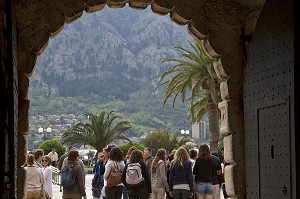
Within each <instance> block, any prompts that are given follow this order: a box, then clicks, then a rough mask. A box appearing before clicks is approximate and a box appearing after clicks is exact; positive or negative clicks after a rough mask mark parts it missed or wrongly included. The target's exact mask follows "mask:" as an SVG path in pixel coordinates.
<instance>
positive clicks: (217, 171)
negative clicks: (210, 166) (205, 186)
mask: <svg viewBox="0 0 300 199" xmlns="http://www.w3.org/2000/svg"><path fill="white" fill-rule="evenodd" d="M211 157H212V159H213V161H214V176H213V181H212V186H213V190H214V199H220V192H221V185H222V182H221V181H220V180H221V177H220V176H221V174H222V166H221V162H220V159H219V158H218V153H212V154H211Z"/></svg>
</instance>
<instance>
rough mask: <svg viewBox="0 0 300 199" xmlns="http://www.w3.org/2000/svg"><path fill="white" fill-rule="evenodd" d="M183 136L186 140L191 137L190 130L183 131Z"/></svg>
mask: <svg viewBox="0 0 300 199" xmlns="http://www.w3.org/2000/svg"><path fill="white" fill-rule="evenodd" d="M180 133H181V135H184V138H186V136H189V135H190V131H189V130H183V129H182V130H181V131H180Z"/></svg>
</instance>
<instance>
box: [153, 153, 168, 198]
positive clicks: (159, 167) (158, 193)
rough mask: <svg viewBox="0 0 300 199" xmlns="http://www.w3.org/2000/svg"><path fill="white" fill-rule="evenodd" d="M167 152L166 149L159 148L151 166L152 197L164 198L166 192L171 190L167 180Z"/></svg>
mask: <svg viewBox="0 0 300 199" xmlns="http://www.w3.org/2000/svg"><path fill="white" fill-rule="evenodd" d="M166 160H167V152H166V150H165V149H159V150H158V151H157V153H156V156H155V158H154V159H153V162H152V167H151V186H152V199H164V198H165V195H166V192H165V190H167V192H169V191H170V188H169V184H168V182H167V166H166Z"/></svg>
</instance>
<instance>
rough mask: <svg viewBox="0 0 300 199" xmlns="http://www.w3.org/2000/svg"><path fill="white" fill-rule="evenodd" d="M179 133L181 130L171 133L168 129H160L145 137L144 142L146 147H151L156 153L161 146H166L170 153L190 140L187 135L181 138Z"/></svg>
mask: <svg viewBox="0 0 300 199" xmlns="http://www.w3.org/2000/svg"><path fill="white" fill-rule="evenodd" d="M179 135H180V133H179V132H178V133H175V134H171V133H170V132H168V131H167V130H158V131H155V132H153V133H150V134H148V136H146V137H145V138H144V139H143V144H144V145H145V147H149V148H151V150H152V154H154V155H155V154H156V152H157V151H158V149H160V148H164V149H166V151H167V152H168V153H171V152H172V150H173V149H177V148H179V147H180V146H182V145H184V144H185V143H186V142H187V141H188V139H187V138H186V137H184V138H179Z"/></svg>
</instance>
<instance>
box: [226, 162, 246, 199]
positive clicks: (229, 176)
mask: <svg viewBox="0 0 300 199" xmlns="http://www.w3.org/2000/svg"><path fill="white" fill-rule="evenodd" d="M243 170H244V167H243V166H241V165H238V164H236V165H227V166H226V167H225V185H226V191H227V194H228V196H229V198H246V195H244V194H245V187H246V185H245V174H244V173H243Z"/></svg>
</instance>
